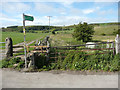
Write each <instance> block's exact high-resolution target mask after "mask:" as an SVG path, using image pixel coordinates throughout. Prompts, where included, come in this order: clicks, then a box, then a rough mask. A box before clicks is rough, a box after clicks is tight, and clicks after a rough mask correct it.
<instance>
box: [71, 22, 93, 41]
mask: <svg viewBox="0 0 120 90" xmlns="http://www.w3.org/2000/svg"><path fill="white" fill-rule="evenodd" d="M93 34H94V31H93V27H92V26H91V25H88V24H87V23H83V24H81V23H79V24H78V25H76V26H75V30H74V32H73V37H74V38H76V39H77V40H78V41H79V40H82V41H83V42H88V41H91V40H92V35H93Z"/></svg>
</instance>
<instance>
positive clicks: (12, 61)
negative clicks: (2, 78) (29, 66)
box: [0, 57, 24, 70]
mask: <svg viewBox="0 0 120 90" xmlns="http://www.w3.org/2000/svg"><path fill="white" fill-rule="evenodd" d="M0 68H13V69H18V70H20V69H21V68H24V61H23V60H21V58H19V57H17V58H14V57H13V58H6V59H4V60H2V61H0Z"/></svg>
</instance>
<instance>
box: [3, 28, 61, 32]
mask: <svg viewBox="0 0 120 90" xmlns="http://www.w3.org/2000/svg"><path fill="white" fill-rule="evenodd" d="M49 28H50V29H53V28H54V29H55V30H56V31H57V30H60V29H61V27H55V26H50V27H49V26H26V27H25V29H26V32H32V33H34V32H35V31H43V30H49ZM2 31H3V32H5V31H12V32H14V31H17V32H23V26H9V27H7V28H4V27H3V28H2Z"/></svg>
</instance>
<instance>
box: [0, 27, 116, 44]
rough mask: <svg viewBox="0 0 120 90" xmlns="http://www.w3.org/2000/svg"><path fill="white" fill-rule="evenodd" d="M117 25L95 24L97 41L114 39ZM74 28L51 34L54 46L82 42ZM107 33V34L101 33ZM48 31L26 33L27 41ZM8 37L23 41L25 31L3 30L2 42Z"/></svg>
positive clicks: (14, 40) (14, 41)
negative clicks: (77, 39) (76, 35)
mask: <svg viewBox="0 0 120 90" xmlns="http://www.w3.org/2000/svg"><path fill="white" fill-rule="evenodd" d="M117 29H118V26H117V25H107V26H95V27H94V31H95V33H94V35H93V40H97V41H108V40H109V41H114V39H115V35H112V34H113V32H115V31H117ZM73 31H74V30H66V31H56V34H55V35H54V34H50V37H51V43H52V46H61V45H62V46H64V45H77V44H82V42H81V41H76V40H75V39H74V38H73V37H72V33H73ZM103 33H104V34H106V35H105V36H103V35H101V34H103ZM47 35H48V33H42V32H41V31H39V32H38V33H26V41H27V42H30V41H32V40H35V39H40V38H41V37H43V38H44V37H45V36H47ZM6 37H11V38H12V40H13V44H17V43H21V42H23V41H24V36H23V33H19V32H2V42H5V38H6Z"/></svg>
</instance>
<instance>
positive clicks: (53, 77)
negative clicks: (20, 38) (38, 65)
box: [0, 70, 118, 88]
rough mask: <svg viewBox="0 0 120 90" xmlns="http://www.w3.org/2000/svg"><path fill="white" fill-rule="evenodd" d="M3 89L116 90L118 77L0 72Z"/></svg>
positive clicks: (114, 75) (115, 75)
mask: <svg viewBox="0 0 120 90" xmlns="http://www.w3.org/2000/svg"><path fill="white" fill-rule="evenodd" d="M0 71H1V70H0ZM2 79H3V81H2V87H3V88H118V75H117V74H113V75H82V74H68V73H60V74H55V73H52V72H48V71H47V72H35V73H25V72H17V71H9V70H3V71H2Z"/></svg>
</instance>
